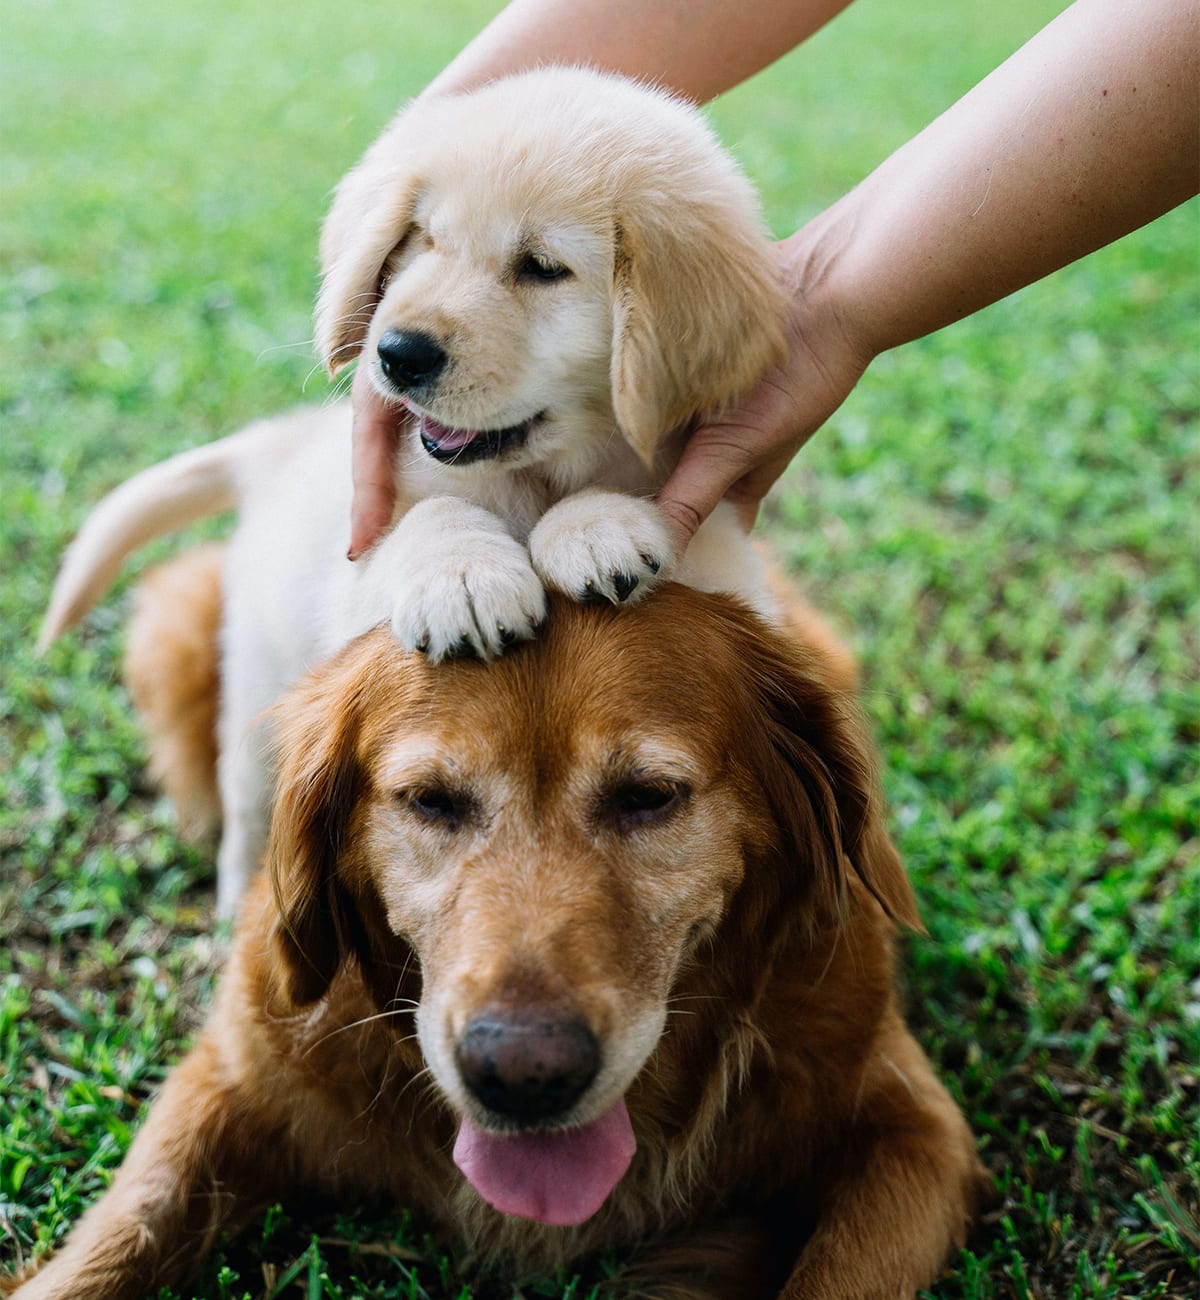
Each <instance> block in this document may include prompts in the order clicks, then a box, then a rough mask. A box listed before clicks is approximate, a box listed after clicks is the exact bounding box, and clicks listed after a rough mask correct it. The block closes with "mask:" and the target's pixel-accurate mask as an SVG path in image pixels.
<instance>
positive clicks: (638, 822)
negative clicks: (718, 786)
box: [604, 781, 688, 830]
mask: <svg viewBox="0 0 1200 1300" xmlns="http://www.w3.org/2000/svg"><path fill="white" fill-rule="evenodd" d="M687 796H688V789H687V786H683V785H675V784H673V783H671V782H669V781H622V782H621V784H620V785H618V786H616V787H614V789H613V790H612V791H611V792H610V793H609V795H608V796H607V798H606V799H605V801H604V807H605V811H606V812H607V814H608V816H609V818H610V819H611V820H613V821H615V822H616V824H617V826H618V827H619V828H620V829H621V830H632V829H633V828H634V827H637V826H646V825H649V824H651V823H653V822H656V821H659V820H661V819H662V818H664V817H666V816H668V815H669V814H670V813H672V812H674V811H675V809H676V808H678V807H679V805H680V804H682V803H683V801H684V800H685V799H686V798H687Z"/></svg>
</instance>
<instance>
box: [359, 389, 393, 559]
mask: <svg viewBox="0 0 1200 1300" xmlns="http://www.w3.org/2000/svg"><path fill="white" fill-rule="evenodd" d="M360 376H362V379H360ZM353 406H354V431H353V434H352V435H351V447H352V452H351V464H352V467H353V477H354V502H353V504H352V506H351V508H350V549H349V552H348V554H349V557H350V559H352V560H357V559H358V558H359V556H361V555H362V554H363V553H364V552H365V551H369V550H370V549H371V547H372V546H374V545H375V543H376V542H377V541H378V540H379V538H380V537H381V536H382V535H383V533H384V532H385V531H386V530H387V529H388V527H389V526H390V525H391V522H392V511H393V509H394V507H395V504H396V471H395V457H396V445H397V442H398V440H399V436H400V426H401V423H402V422H403V419H404V415H403V413H402V412H401V411H399V410H397V409H395V408H394V407H391V406H389V405H388V404H387V403H386V402H384V401H383V399H382V398H380V397H379V395H378V394H377V393H376V392H375V391H374V389H373V388H372V387H371V386H370V384H369V383H368V382H366V377H365V372H364V370H363V368H362V367H360V368H359V372H358V374H356V375H355V376H354V388H353Z"/></svg>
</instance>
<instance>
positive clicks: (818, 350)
mask: <svg viewBox="0 0 1200 1300" xmlns="http://www.w3.org/2000/svg"><path fill="white" fill-rule="evenodd" d="M818 224H819V223H814V228H806V229H804V230H801V231H799V232H798V233H797V234H795V235H793V236H792V237H791V238H790V239H786V240H784V241H783V242H782V243H780V244H779V245H778V246H777V247H778V255H779V259H780V264H781V268H782V275H783V280H784V284H785V286H786V288H787V291H788V297H787V301H788V304H789V306H788V311H787V316H786V318H785V320H784V347H785V355H784V357H783V359H782V360H781V361H780V362H779V364H778V365H776V366H773V367H772V368H771V370H769V371H768V372H767V374H765V375H764V376H763V378H762V379H761V380H759V382H758V383H757V384H756V385H755V387H754V388H753V389H751V390H750V392H748V393H747V394H746V395H745V397H743V398H741V399H740V400H739V401H737V402H735V403H734V404H733V405H731V406H729V407H727V408H726V409H725V410H724V411H722V412H721V413H720V415H719V418H717V419H714V420H711V421H709V422H706V423H702V424H699V425H697V427H696V428H695V429H694V430H693V432H692V434H691V436H690V437H689V439H688V441H687V444H686V446H685V448H684V452H683V455H682V457H681V458H680V461H679V464H678V465H677V466H676V468H675V469H674V471H673V472H672V473H671V475H670V477H669V478H668V479H667V481H666V483H665V484H663V486H662V488H661V489H660V491H659V493H658V496H657V502H658V505H659V508H660V509H661V510H662V511H663V512H664V514H666V516H667V518H668V520H669V522H670V526H671V531H672V533H673V535H674V539H675V543H676V552H677V554H682V553H683V551H684V549H685V548H686V546H687V544H688V542H689V541H691V539H692V536H693V534H694V533H695V532H696V530H697V529H698V528H699V527H700V525H701V524H702V523H703V522H704V521H705V519H707V518H708V516H709V514H710V513H711V512H712V510H713V509H714V508H715V506H716V505H717V503H718V502H719V501H721V500H722V498H724V499H725V500H728V501H729V502H730V503H731V504H732V505H733V506H734V507H735V508H736V509H737V511H738V514H739V516H740V518H741V520H742V523H743V525H744V526H745V527H746V529H747V530H749V529H750V527H751V526H752V525H753V524H754V520H755V517H756V516H757V514H758V508H759V505H760V504H761V503H762V500H763V498H764V497H765V496H766V494H767V492H768V491H769V489H770V488H771V487H772V486H773V484H774V483H775V481H776V480H777V479H778V478H779V476H780V475H781V474H782V473H783V471H784V470H785V469H786V468H787V466H788V463H789V462H790V461H791V459H792V457H793V456H794V455H795V454H796V452H797V451H799V449H800V448H801V447H802V446H803V445H804V444H805V443H806V442H807V441H808V439H809V438H810V437H811V436H812V435H813V434H814V433H815V432H816V431H817V430H818V429H819V428H820V427H821V425H822V424H824V423H825V421H826V420H827V419H828V418H829V417H830V416H831V415H832V414H833V413H834V411H836V410H837V408H838V407H839V406H840V405H841V404H842V402H843V401H845V399H846V397H847V396H848V395H849V394H850V392H851V390H852V389H853V388H854V385H855V384H856V383H857V382H858V380H859V378H860V376H861V375H862V373H863V371H864V370H865V369H866V368H867V366H868V365H869V364H870V362H871V360H872V359H873V357H874V355H875V351H874V349H873V348H872V347H870V346H869V345H868V344H867V343H866V342H865V341H864V340H860V339H858V338H857V337H856V336H855V334H854V332H853V331H852V330H851V328H850V327H849V324H848V321H847V319H846V314H845V313H844V312H843V311H842V310H841V309H840V308H839V306H838V304H837V302H836V301H835V300H833V299H832V297H831V296H830V295H829V294H828V293H827V292H826V285H825V276H824V275H823V273H822V266H823V264H824V259H823V257H818V256H817V254H816V249H817V245H818V242H819V238H820V236H819V233H818V232H817V231H816V230H815V227H816V226H817V225H818Z"/></svg>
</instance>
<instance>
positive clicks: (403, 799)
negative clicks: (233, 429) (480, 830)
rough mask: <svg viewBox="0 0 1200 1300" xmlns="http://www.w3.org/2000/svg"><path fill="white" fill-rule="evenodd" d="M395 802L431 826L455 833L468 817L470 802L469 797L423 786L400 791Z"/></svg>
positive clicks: (456, 792)
mask: <svg viewBox="0 0 1200 1300" xmlns="http://www.w3.org/2000/svg"><path fill="white" fill-rule="evenodd" d="M396 798H397V800H398V801H399V802H400V803H402V804H404V805H405V807H407V808H409V809H411V810H412V811H413V812H414V813H416V815H417V816H418V817H419V818H420V819H421V820H422V821H425V822H428V823H429V824H430V825H432V826H440V827H442V828H443V829H445V830H450V831H456V830H458V829H459V827H460V826H462V824H463V822H465V821H466V820H467V818H468V817H470V815H471V812H472V807H473V805H472V802H471V798H470V796H469V795H466V794H462V793H460V792H459V791H456V790H447V789H444V788H442V787H440V786H425V787H421V788H419V789H415V790H400V791H398V792H397V794H396Z"/></svg>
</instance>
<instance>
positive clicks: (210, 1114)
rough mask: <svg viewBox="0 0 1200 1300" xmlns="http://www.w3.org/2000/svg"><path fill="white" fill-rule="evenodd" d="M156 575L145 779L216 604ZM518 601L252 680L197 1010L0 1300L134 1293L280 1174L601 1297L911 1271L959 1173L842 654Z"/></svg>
mask: <svg viewBox="0 0 1200 1300" xmlns="http://www.w3.org/2000/svg"><path fill="white" fill-rule="evenodd" d="M184 563H186V564H188V565H190V566H191V571H190V573H187V574H185V579H184V582H183V584H182V587H183V588H187V587H189V586H190V587H191V588H192V590H191V592H190V593H187V594H186V598H182V597H181V588H180V585H179V584H176V585H175V587H173V588H172V587H170V586H166V587H162V588H160V592H159V597H158V598H157V603H156V602H155V600H154V599H151V601H149V602H148V603H147V604H144V605H143V607H142V610H141V613H140V614H139V616H138V619H137V621H136V623H135V626H134V628H133V631H132V633H131V658H130V670H131V674H132V676H133V679H134V680H133V686H134V689H135V693H136V694H137V695H138V696H139V698H141V699H142V700H143V701H146V702H148V707H149V708H150V710H151V718H150V721H151V725H152V726H153V727H155V728H156V729H157V730H158V731H159V732H160V739H161V738H162V736H163V735H165V736H167V738H168V739H169V740H170V741H171V744H172V746H173V748H172V749H170V750H167V751H163V753H165V754H167V755H168V757H167V758H166V760H165V761H166V762H168V763H170V762H171V761H176V762H185V761H186V751H187V750H188V749H189V748H190V747H193V743H194V745H202V744H203V743H204V737H203V735H202V734H200V732H202V731H203V728H202V727H201V728H200V732H197V733H196V735H195V736H194V738H193V740H189V738H188V737H189V734H190V733H191V731H192V729H194V728H196V726H197V722H198V715H197V713H196V711H195V709H194V708H192V707H191V706H192V704H194V700H195V693H194V691H193V690H192V685H193V683H194V681H195V680H196V679H195V674H194V668H195V664H194V663H193V664H192V666H191V669H189V671H188V672H185V673H183V674H181V675H179V674H176V665H177V663H178V660H179V657H180V655H181V654H185V655H190V653H191V650H189V649H187V647H189V646H190V647H191V648H192V649H194V647H195V645H196V644H197V643H198V642H202V641H203V640H204V638H205V637H206V636H211V634H212V631H213V629H215V625H216V621H217V620H216V617H215V607H216V603H217V598H216V595H215V592H216V587H217V581H218V578H217V569H216V567H215V565H214V563H213V561H212V560H211V558H208V559H206V558H203V557H200V558H197V557H191V558H189V559H188V560H186V561H185V562H184ZM164 601H165V602H166V603H165V604H164V603H163V602H164ZM552 613H553V616H552V617H551V619H550V620H549V622H548V626H547V628H546V630H545V631H544V632H543V634H542V635H541V636H540V637H539V638H538V639H537V640H536V641H534V642H532V643H530V644H528V645H523V646H521V647H519V648H516V649H514V650H513V651H512V652H511V653H510V654H509V655H507V656H505V657H504V658H503V659H501V660H499V661H497V662H494V663H491V664H484V663H480V662H477V661H473V660H471V661H468V660H456V661H452V662H449V663H446V664H442V665H440V666H437V667H434V666H432V665H430V664H429V663H428V661H427V660H425V659H423V658H422V657H420V656H419V655H415V654H411V653H406V652H405V651H403V650H402V649H401V648H400V647H399V646H397V645H396V643H395V641H394V639H393V638H392V637H391V636H390V634H389V633H388V632H387V630H386V629H377V630H375V631H372V632H370V633H368V634H366V635H365V636H363V637H361V638H360V639H358V640H356V641H355V642H353V643H352V644H350V645H348V646H347V647H345V648H344V649H343V650H342V651H341V652H340V653H339V654H338V655H337V656H336V657H334V658H333V659H332V660H331V661H329V662H328V663H326V664H325V665H323V666H322V667H321V668H319V669H318V670H316V671H315V672H314V673H312V674H311V675H309V676H308V677H306V678H305V679H304V680H303V681H302V682H300V683H299V684H298V685H297V686H296V687H295V688H294V689H293V690H292V691H291V692H290V693H289V694H288V695H287V697H286V698H285V700H284V702H283V703H282V704H281V705H280V707H279V709H278V711H277V712H278V716H279V720H280V728H279V746H280V768H279V780H278V788H277V792H276V796H275V803H274V809H273V815H272V823H271V834H270V842H269V847H268V855H267V856H268V863H269V867H270V870H269V873H264V874H262V875H261V876H260V877H259V879H258V880H257V881H256V882H255V884H254V886H253V888H252V890H251V892H250V893H249V895H248V897H247V899H246V904H245V907H244V909H243V913H242V917H241V921H240V925H239V928H238V932H237V936H236V940H235V945H234V950H233V954H232V957H231V960H230V963H229V966H228V968H227V970H226V971H225V975H224V979H223V983H222V986H221V990H220V993H219V996H218V1000H217V1003H216V1007H215V1009H214V1011H213V1012H212V1015H211V1017H210V1020H209V1023H208V1025H207V1027H206V1029H205V1030H204V1031H203V1033H202V1034H201V1036H200V1038H199V1040H198V1041H197V1043H196V1045H195V1047H194V1048H193V1050H192V1051H191V1053H190V1054H189V1055H188V1056H187V1058H186V1059H185V1060H184V1061H183V1063H182V1064H181V1065H180V1066H179V1067H178V1069H177V1070H176V1071H175V1072H174V1074H173V1075H172V1076H171V1077H170V1078H169V1080H168V1082H167V1083H166V1085H165V1087H164V1088H163V1091H162V1093H161V1095H160V1096H159V1097H158V1099H157V1100H156V1101H155V1102H154V1104H153V1105H152V1107H151V1110H150V1114H149V1118H148V1119H147V1121H146V1123H145V1126H144V1127H143V1128H142V1130H141V1131H140V1133H139V1134H138V1136H137V1138H136V1140H135V1141H134V1143H133V1146H132V1148H131V1150H130V1152H129V1154H128V1157H127V1158H126V1161H125V1163H124V1165H123V1167H122V1168H121V1169H120V1171H119V1172H118V1174H117V1176H116V1178H115V1180H114V1182H113V1184H112V1186H111V1188H110V1190H109V1191H108V1192H106V1193H105V1194H104V1196H103V1197H102V1198H101V1199H100V1201H99V1202H98V1204H97V1205H95V1206H94V1207H93V1208H92V1209H91V1210H90V1211H89V1212H88V1213H87V1215H86V1216H85V1217H84V1219H83V1220H82V1221H81V1222H80V1224H79V1225H78V1226H77V1227H76V1228H75V1230H74V1232H73V1233H72V1234H71V1236H70V1237H69V1239H68V1241H67V1244H66V1245H65V1247H64V1248H63V1249H62V1250H61V1251H60V1252H59V1253H58V1254H57V1255H56V1256H54V1257H53V1258H52V1259H51V1261H50V1262H49V1264H48V1265H46V1266H45V1267H44V1268H43V1269H42V1271H41V1272H39V1273H37V1274H35V1275H34V1277H33V1278H32V1280H31V1281H29V1282H28V1284H27V1285H26V1286H25V1287H24V1288H23V1289H22V1290H21V1292H20V1294H21V1297H22V1300H50V1298H51V1297H54V1298H56V1300H67V1298H68V1297H70V1298H71V1300H76V1298H77V1297H80V1296H104V1297H106V1300H119V1298H120V1297H125V1296H129V1297H134V1296H139V1295H141V1294H143V1293H145V1292H146V1291H147V1290H148V1289H150V1288H152V1287H154V1286H156V1285H158V1284H159V1283H160V1282H163V1281H166V1280H169V1279H173V1278H177V1277H178V1276H179V1275H180V1274H182V1273H184V1272H185V1271H186V1270H187V1269H188V1268H189V1267H190V1266H191V1265H192V1264H194V1262H195V1261H196V1259H197V1257H198V1255H199V1254H200V1253H201V1252H202V1251H203V1250H204V1248H205V1247H206V1245H207V1244H208V1243H210V1242H211V1241H212V1239H213V1238H214V1236H215V1234H216V1233H217V1231H218V1230H219V1229H220V1228H222V1227H223V1226H226V1225H229V1224H234V1223H236V1222H237V1221H238V1220H239V1219H240V1218H242V1217H243V1216H244V1215H245V1213H246V1212H247V1210H248V1208H249V1207H250V1206H252V1205H254V1204H261V1203H265V1202H270V1201H272V1200H274V1199H277V1198H280V1197H286V1196H287V1195H288V1194H289V1193H292V1192H294V1191H296V1190H298V1189H301V1188H311V1189H318V1190H320V1191H322V1192H325V1193H329V1194H332V1195H333V1196H335V1197H337V1198H338V1199H339V1200H340V1201H342V1202H343V1203H349V1202H353V1201H356V1200H358V1199H360V1198H365V1197H373V1198H374V1197H380V1196H383V1197H385V1198H391V1200H392V1201H393V1202H394V1203H395V1204H396V1205H397V1206H402V1207H409V1208H412V1209H413V1210H415V1211H416V1212H417V1213H418V1215H419V1216H421V1218H422V1220H423V1221H425V1222H427V1223H429V1224H431V1225H433V1227H434V1229H435V1230H438V1231H441V1232H443V1233H445V1234H447V1235H449V1236H453V1237H456V1238H458V1239H459V1240H461V1241H464V1242H466V1243H467V1244H468V1245H469V1246H470V1247H471V1248H472V1254H473V1256H474V1258H475V1259H476V1260H477V1261H481V1267H483V1268H485V1269H490V1270H492V1271H493V1272H494V1273H496V1274H498V1275H499V1276H500V1277H502V1278H504V1279H507V1280H509V1281H512V1280H515V1279H519V1278H521V1277H524V1276H526V1275H528V1274H531V1273H539V1272H544V1271H546V1270H549V1269H551V1268H552V1267H553V1266H555V1265H557V1264H560V1263H569V1262H571V1261H576V1260H579V1259H582V1258H584V1257H587V1256H589V1255H592V1254H594V1253H595V1252H598V1251H606V1250H609V1249H615V1250H618V1251H620V1252H622V1253H626V1252H631V1251H632V1252H634V1262H633V1264H632V1267H631V1271H630V1272H628V1273H626V1274H623V1276H622V1280H621V1283H620V1284H619V1285H618V1288H617V1291H618V1293H619V1294H637V1295H641V1296H657V1297H687V1298H688V1300H700V1298H702V1297H729V1298H730V1300H734V1298H736V1300H753V1298H754V1297H770V1296H784V1297H792V1298H797V1297H814V1298H815V1297H820V1298H822V1300H829V1298H830V1297H846V1298H847V1300H871V1298H872V1297H896V1296H905V1295H911V1294H912V1293H913V1292H914V1291H915V1290H916V1289H917V1288H918V1287H921V1286H923V1285H926V1284H927V1283H929V1282H930V1281H931V1280H932V1279H933V1278H934V1277H935V1276H936V1274H937V1272H938V1270H939V1269H940V1268H941V1267H942V1265H943V1263H944V1261H945V1260H946V1258H947V1255H948V1253H949V1252H950V1251H951V1250H952V1249H953V1248H954V1247H955V1245H956V1244H958V1243H960V1242H961V1241H962V1240H963V1236H964V1233H965V1230H966V1227H967V1224H968V1220H969V1218H970V1215H971V1212H972V1205H973V1202H974V1198H975V1195H976V1192H977V1190H978V1187H979V1183H980V1178H981V1170H980V1166H979V1163H978V1161H977V1159H976V1156H975V1152H974V1147H973V1143H972V1139H971V1135H970V1133H969V1131H968V1128H967V1125H966V1124H965V1122H964V1120H963V1118H962V1116H961V1114H960V1113H959V1111H958V1109H957V1108H956V1107H955V1105H954V1103H953V1102H952V1100H951V1099H950V1097H949V1096H948V1095H947V1093H946V1092H945V1090H944V1089H943V1088H942V1086H941V1085H940V1084H939V1083H938V1081H937V1079H936V1078H935V1077H934V1074H933V1072H932V1070H931V1067H930V1064H929V1062H928V1060H927V1059H926V1057H925V1056H924V1054H923V1053H922V1051H921V1049H920V1048H919V1047H918V1046H917V1044H916V1042H915V1041H914V1039H913V1038H912V1036H911V1035H910V1034H909V1032H908V1030H907V1028H906V1027H905V1025H904V1022H903V1020H902V1018H901V1015H900V1012H899V1010H898V1007H897V1002H896V994H895V988H894V982H893V969H892V967H893V954H892V933H893V929H894V925H895V924H896V923H897V922H898V923H901V924H905V925H916V924H917V923H918V922H917V915H916V908H915V905H914V901H913V897H912V893H911V890H910V887H909V883H908V880H907V878H906V876H905V873H904V871H903V868H902V866H901V863H900V861H899V858H898V856H897V854H896V851H895V849H894V847H893V846H892V844H891V842H890V840H889V838H888V835H887V832H886V830H885V829H884V825H883V821H882V819H881V814H882V804H881V796H880V791H879V789H878V786H877V782H876V777H875V771H874V758H873V755H872V752H871V749H870V747H869V744H868V742H867V740H866V738H865V736H864V733H863V730H862V727H861V725H860V722H859V719H858V716H857V712H856V708H855V704H854V700H853V690H852V675H851V669H850V667H849V662H848V660H847V658H846V656H845V654H844V652H843V651H841V650H840V649H839V648H838V647H837V645H836V643H834V642H833V641H832V640H831V638H830V636H829V634H828V633H827V632H826V631H825V630H824V629H823V627H822V626H821V625H820V624H819V622H817V621H816V620H815V618H814V617H813V616H812V615H811V614H809V613H808V612H806V611H805V610H803V609H802V608H800V607H799V606H795V607H793V609H792V611H791V616H790V619H791V626H790V632H789V634H788V635H786V636H785V635H783V634H781V633H778V632H775V631H772V630H771V629H769V628H768V626H767V625H766V624H764V623H763V622H761V621H760V620H759V619H757V618H756V617H755V616H753V615H752V614H750V613H749V612H748V611H746V610H745V609H744V608H743V607H741V606H739V605H737V604H736V603H735V602H732V601H730V600H728V599H727V598H724V597H720V596H713V595H706V594H702V593H698V592H695V591H691V590H688V589H686V588H683V587H680V586H676V585H669V586H666V587H664V588H662V589H661V590H660V591H659V592H657V593H656V594H655V596H654V597H653V599H651V600H648V601H646V602H645V603H643V604H641V605H639V606H637V607H636V608H634V609H623V608H612V607H609V606H603V607H596V606H580V605H574V604H571V603H569V602H558V603H556V604H555V606H554V608H553V611H552ZM189 622H190V623H191V624H193V626H195V625H197V624H198V625H199V627H200V632H199V635H198V636H191V637H188V636H187V635H186V627H187V625H188V624H189ZM163 629H169V630H170V635H169V636H163V635H162V630H163ZM180 635H182V636H183V640H182V641H178V640H175V639H173V638H175V637H178V636H180ZM176 676H179V677H180V680H181V681H182V684H183V685H182V690H181V699H180V700H179V701H177V702H173V701H172V700H171V698H170V692H169V691H167V692H165V693H164V692H163V691H162V690H161V689H159V690H157V692H156V693H151V694H147V693H146V690H145V687H146V685H147V681H148V680H149V681H150V682H152V683H153V682H157V683H159V684H161V683H163V682H170V681H172V680H175V678H176ZM176 704H178V705H179V707H176ZM172 732H173V733H174V734H171V733H172ZM171 754H174V756H175V757H174V759H171V758H170V755H171ZM414 1024H415V1030H416V1032H415V1034H414V1032H413V1030H414ZM621 1288H625V1289H624V1290H622V1289H621Z"/></svg>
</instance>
